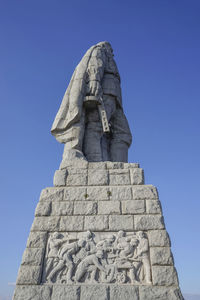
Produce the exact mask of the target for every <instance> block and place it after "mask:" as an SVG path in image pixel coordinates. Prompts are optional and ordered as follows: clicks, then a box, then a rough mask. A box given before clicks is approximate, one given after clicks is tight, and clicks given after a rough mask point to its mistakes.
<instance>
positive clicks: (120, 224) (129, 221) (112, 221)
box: [109, 215, 134, 231]
mask: <svg viewBox="0 0 200 300" xmlns="http://www.w3.org/2000/svg"><path fill="white" fill-rule="evenodd" d="M133 229H134V225H133V216H128V215H126V216H121V215H111V216H109V230H114V231H115V230H116V231H118V230H133Z"/></svg>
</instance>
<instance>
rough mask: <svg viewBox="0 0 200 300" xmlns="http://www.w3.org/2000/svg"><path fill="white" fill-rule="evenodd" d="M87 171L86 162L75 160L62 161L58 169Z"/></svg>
mask: <svg viewBox="0 0 200 300" xmlns="http://www.w3.org/2000/svg"><path fill="white" fill-rule="evenodd" d="M66 168H67V169H72V168H76V169H87V168H88V162H87V161H86V160H82V159H76V160H67V159H66V160H65V159H63V160H62V162H61V164H60V167H59V169H66Z"/></svg>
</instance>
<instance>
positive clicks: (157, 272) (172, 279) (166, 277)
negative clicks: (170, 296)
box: [152, 266, 178, 286]
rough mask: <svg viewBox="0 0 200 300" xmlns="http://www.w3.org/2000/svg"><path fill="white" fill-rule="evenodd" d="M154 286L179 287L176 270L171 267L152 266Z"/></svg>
mask: <svg viewBox="0 0 200 300" xmlns="http://www.w3.org/2000/svg"><path fill="white" fill-rule="evenodd" d="M152 279H153V285H159V286H160V285H161V286H162V285H165V286H170V285H178V278H177V274H176V270H175V268H174V267H171V266H152Z"/></svg>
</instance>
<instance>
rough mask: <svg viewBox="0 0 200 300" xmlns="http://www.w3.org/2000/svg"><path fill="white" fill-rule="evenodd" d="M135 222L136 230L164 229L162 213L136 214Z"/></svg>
mask: <svg viewBox="0 0 200 300" xmlns="http://www.w3.org/2000/svg"><path fill="white" fill-rule="evenodd" d="M134 224H135V229H136V230H151V229H164V221H163V217H161V216H160V215H136V216H134Z"/></svg>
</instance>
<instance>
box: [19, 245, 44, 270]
mask: <svg viewBox="0 0 200 300" xmlns="http://www.w3.org/2000/svg"><path fill="white" fill-rule="evenodd" d="M44 249H45V248H26V249H25V251H24V254H23V257H22V263H21V265H22V266H26V265H28V266H40V265H41V264H42V262H43V256H44Z"/></svg>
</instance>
